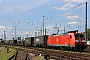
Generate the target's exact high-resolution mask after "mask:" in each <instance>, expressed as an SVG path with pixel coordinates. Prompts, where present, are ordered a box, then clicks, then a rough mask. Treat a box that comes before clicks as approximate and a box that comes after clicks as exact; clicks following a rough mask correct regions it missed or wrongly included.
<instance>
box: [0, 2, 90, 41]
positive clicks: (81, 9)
mask: <svg viewBox="0 0 90 60" xmlns="http://www.w3.org/2000/svg"><path fill="white" fill-rule="evenodd" d="M86 2H87V3H88V5H87V6H88V11H87V13H88V17H87V20H88V28H90V21H89V20H90V17H89V14H90V12H89V10H90V8H89V6H90V0H0V38H2V39H4V31H5V34H6V39H7V40H9V39H12V38H15V31H16V37H18V36H21V37H22V38H25V37H27V36H35V32H37V35H38V33H39V35H40V32H41V29H42V28H43V25H44V29H46V33H47V34H48V35H50V34H52V33H56V32H57V31H58V30H59V34H61V33H63V32H64V28H65V32H67V31H70V30H79V32H84V31H85V17H86V16H85V14H86V13H85V12H86V11H85V10H86V7H85V6H86V4H85V3H86ZM43 21H44V23H43Z"/></svg>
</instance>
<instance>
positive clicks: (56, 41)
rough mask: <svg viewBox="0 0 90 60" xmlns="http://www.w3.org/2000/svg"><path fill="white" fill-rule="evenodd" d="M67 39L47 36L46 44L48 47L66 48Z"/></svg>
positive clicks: (66, 37) (65, 37)
mask: <svg viewBox="0 0 90 60" xmlns="http://www.w3.org/2000/svg"><path fill="white" fill-rule="evenodd" d="M68 38H69V37H68V36H49V37H48V42H47V44H48V46H68V45H69V40H68Z"/></svg>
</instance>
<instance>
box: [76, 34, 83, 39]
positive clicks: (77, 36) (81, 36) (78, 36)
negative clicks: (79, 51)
mask: <svg viewBox="0 0 90 60" xmlns="http://www.w3.org/2000/svg"><path fill="white" fill-rule="evenodd" d="M75 38H84V35H81V34H75Z"/></svg>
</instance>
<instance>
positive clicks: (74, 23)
mask: <svg viewBox="0 0 90 60" xmlns="http://www.w3.org/2000/svg"><path fill="white" fill-rule="evenodd" d="M68 24H79V22H76V21H75V22H68Z"/></svg>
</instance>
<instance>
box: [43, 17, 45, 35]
mask: <svg viewBox="0 0 90 60" xmlns="http://www.w3.org/2000/svg"><path fill="white" fill-rule="evenodd" d="M44 17H45V16H43V36H44Z"/></svg>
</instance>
